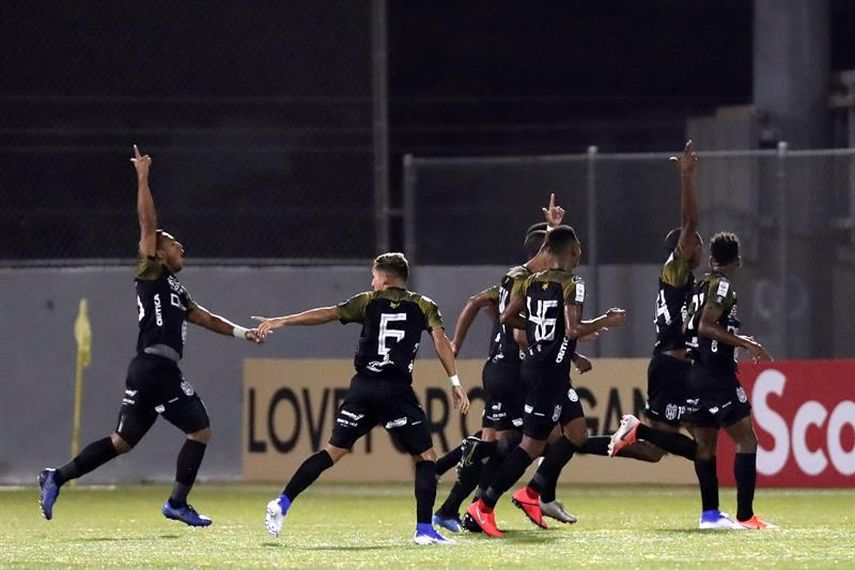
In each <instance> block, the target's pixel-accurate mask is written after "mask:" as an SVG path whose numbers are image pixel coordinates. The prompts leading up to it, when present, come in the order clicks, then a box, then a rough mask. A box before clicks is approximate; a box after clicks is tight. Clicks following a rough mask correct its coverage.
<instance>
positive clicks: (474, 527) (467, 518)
mask: <svg viewBox="0 0 855 570" xmlns="http://www.w3.org/2000/svg"><path fill="white" fill-rule="evenodd" d="M460 526H461V527H463V529H464V530H467V531H469V532H484V531H482V530H481V527H480V526H478V523H476V522H475V519H473V518H472V515H470V514H469V513H468V512H466V513H463V518H462V519H460Z"/></svg>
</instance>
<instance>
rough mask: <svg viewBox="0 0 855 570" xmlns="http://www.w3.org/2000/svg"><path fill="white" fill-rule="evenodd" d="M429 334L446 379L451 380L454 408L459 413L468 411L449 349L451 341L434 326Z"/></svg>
mask: <svg viewBox="0 0 855 570" xmlns="http://www.w3.org/2000/svg"><path fill="white" fill-rule="evenodd" d="M430 336H431V338H432V339H433V346H434V348H435V349H436V356H437V357H438V358H439V361H440V362H441V363H442V367H443V368H444V369H445V373H446V374H448V379H449V380H450V381H451V397H452V399H453V400H454V409H455V410H459V411H460V413H461V414H466V413H468V412H469V405H470V404H469V397H468V396H467V395H466V392H465V391H464V390H463V387H462V386H461V385H460V379H459V378H458V377H457V362H455V360H454V351H453V350H452V349H451V341H449V340H448V337H447V336H445V331H444V330H443V329H442V328H440V327H436V328H433V329H431V331H430Z"/></svg>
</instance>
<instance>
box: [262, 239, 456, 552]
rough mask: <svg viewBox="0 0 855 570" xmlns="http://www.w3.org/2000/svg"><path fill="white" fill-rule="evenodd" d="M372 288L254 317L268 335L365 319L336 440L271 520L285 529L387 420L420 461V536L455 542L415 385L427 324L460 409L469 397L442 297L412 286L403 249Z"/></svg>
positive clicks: (295, 481)
mask: <svg viewBox="0 0 855 570" xmlns="http://www.w3.org/2000/svg"><path fill="white" fill-rule="evenodd" d="M371 273H372V280H371V287H372V289H373V291H369V292H365V293H360V294H358V295H355V296H353V297H351V298H350V299H348V300H347V301H344V302H343V303H341V304H339V305H337V306H332V307H320V308H317V309H311V310H308V311H304V312H302V313H297V314H293V315H287V316H283V317H275V318H265V317H253V318H256V319H258V320H260V321H261V324H260V325H259V327H258V330H259V333H260V334H261V336H262V338H263V337H264V336H265V335H266V334H267V333H269V332H270V331H271V330H273V329H278V328H280V327H285V326H298V325H320V324H324V323H329V322H332V321H335V320H339V321H341V322H342V323H343V324H347V323H361V324H362V334H361V336H360V338H359V344H358V346H357V351H356V356H355V358H354V367H355V368H356V375H355V376H354V377H353V379H352V380H351V382H350V389H349V390H348V392H347V396H346V397H345V399H344V401H343V402H342V403H341V406H340V407H339V410H338V414H337V416H336V419H335V422H334V424H333V433H332V436H331V437H330V440H329V442H328V443H327V445H326V446H325V447H324V449H322V450H321V451H319V452H317V453H315V454H314V455H311V456H310V457H309V458H308V459H306V460H305V461H304V462H303V464H302V465H300V467H299V468H298V469H297V471H296V473H294V475H293V476H292V477H291V480H290V481H289V482H288V484H287V485H286V486H285V489H284V490H283V491H282V494H281V495H280V496H279V497H277V498H275V499H273V500H272V501H270V502H269V503H268V505H267V512H266V516H265V519H264V525H265V527H266V528H267V532H269V533H270V534H271V535H272V536H274V537H278V536H279V534H280V533H281V532H282V524H283V522H284V520H285V515H286V514H287V513H288V509H289V508H290V507H291V504H292V503H293V502H294V501H295V500H296V499H297V497H298V496H299V495H300V493H302V492H303V491H304V490H306V489H307V488H308V487H309V485H311V484H312V483H313V482H314V481H315V480H316V479H317V478H318V477H319V476H320V474H321V473H322V472H323V471H325V470H327V469H329V468H330V467H332V466H333V465H334V464H335V463H337V462H338V461H339V460H340V459H341V458H342V457H344V456H345V455H347V453H348V452H349V451H350V449H351V448H352V447H353V444H354V443H356V441H357V440H358V439H359V438H361V437H362V436H364V435H365V434H367V433H368V432H369V431H371V429H372V428H374V426H376V425H378V424H381V425H383V426H384V427H385V428H386V429H387V430H388V431H389V432H390V433H392V434H394V435H395V436H396V439H397V440H398V441H399V442H400V443H401V445H402V446H403V447H404V448H405V449H406V450H407V451H408V452H409V453H410V455H412V457H413V459H414V461H415V465H416V476H415V495H416V531H415V534H414V535H413V540H414V541H415V542H416V544H422V545H426V544H437V543H440V544H442V543H450V542H453V541H449V540H448V539H446V538H444V537H443V536H442V535H440V534H439V533H438V532H436V530H434V528H433V525H432V524H431V511H432V510H433V503H434V500H435V499H436V485H437V481H436V463H435V462H436V454H435V453H434V450H433V444H432V442H431V434H430V429H429V427H428V421H427V417H426V416H425V413H424V411H423V410H422V408H421V406H420V405H419V402H418V399H417V398H416V394H415V392H414V391H413V387H412V383H413V377H412V372H413V361H414V359H415V357H416V352H417V350H418V347H419V340H420V339H421V335H422V331H424V330H427V331H429V332H430V335H431V338H432V340H433V343H434V347H435V349H436V354H437V356H438V357H439V360H440V362H441V363H442V366H443V368H444V369H445V371H446V373H447V374H448V377H449V380H450V382H451V386H452V388H451V393H452V397H453V400H454V407H455V409H457V410H459V411H460V412H461V413H463V414H465V413H467V412H468V411H469V399H468V398H467V396H466V392H465V391H464V390H463V388H462V387H461V385H460V380H459V378H458V376H457V365H456V363H455V361H454V354H453V352H452V349H451V343H450V342H449V340H448V338H447V337H446V336H445V330H444V329H443V324H442V317H441V315H440V312H439V308H438V307H437V306H436V304H435V303H434V302H433V301H431V300H430V299H428V298H427V297H424V296H422V295H420V294H418V293H414V292H412V291H408V290H407V289H406V287H407V277H408V275H409V265H408V263H407V259H406V258H405V257H404V255H403V254H401V253H384V254H382V255H380V256H378V257H377V258H376V259H375V260H374V265H373V267H372V270H371Z"/></svg>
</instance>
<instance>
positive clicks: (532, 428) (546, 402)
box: [522, 365, 581, 440]
mask: <svg viewBox="0 0 855 570" xmlns="http://www.w3.org/2000/svg"><path fill="white" fill-rule="evenodd" d="M522 376H523V380H524V381H525V383H526V384H527V385H528V393H527V394H526V397H525V405H524V406H523V434H524V435H527V436H528V437H531V438H533V439H539V440H546V439H547V438H548V437H549V434H550V432H551V431H552V429H553V428H554V427H555V426H556V425H557V424H558V422H559V420H560V419H561V417H562V411H563V409H564V407H565V405H566V403H567V402H568V399H569V396H568V390H569V389H570V388H571V386H570V375H569V371H568V370H566V369H565V368H563V367H562V368H557V367H554V366H551V367H537V366H531V365H529V366H525V365H523V368H522ZM574 393H575V391H574ZM578 402H579V401H578V397H577V399H576V403H577V404H578ZM580 409H581V406H580Z"/></svg>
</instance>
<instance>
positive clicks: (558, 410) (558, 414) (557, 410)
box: [552, 404, 561, 422]
mask: <svg viewBox="0 0 855 570" xmlns="http://www.w3.org/2000/svg"><path fill="white" fill-rule="evenodd" d="M560 417H561V404H558V405H557V406H555V409H554V410H552V421H553V422H557V421H558V418H560Z"/></svg>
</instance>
